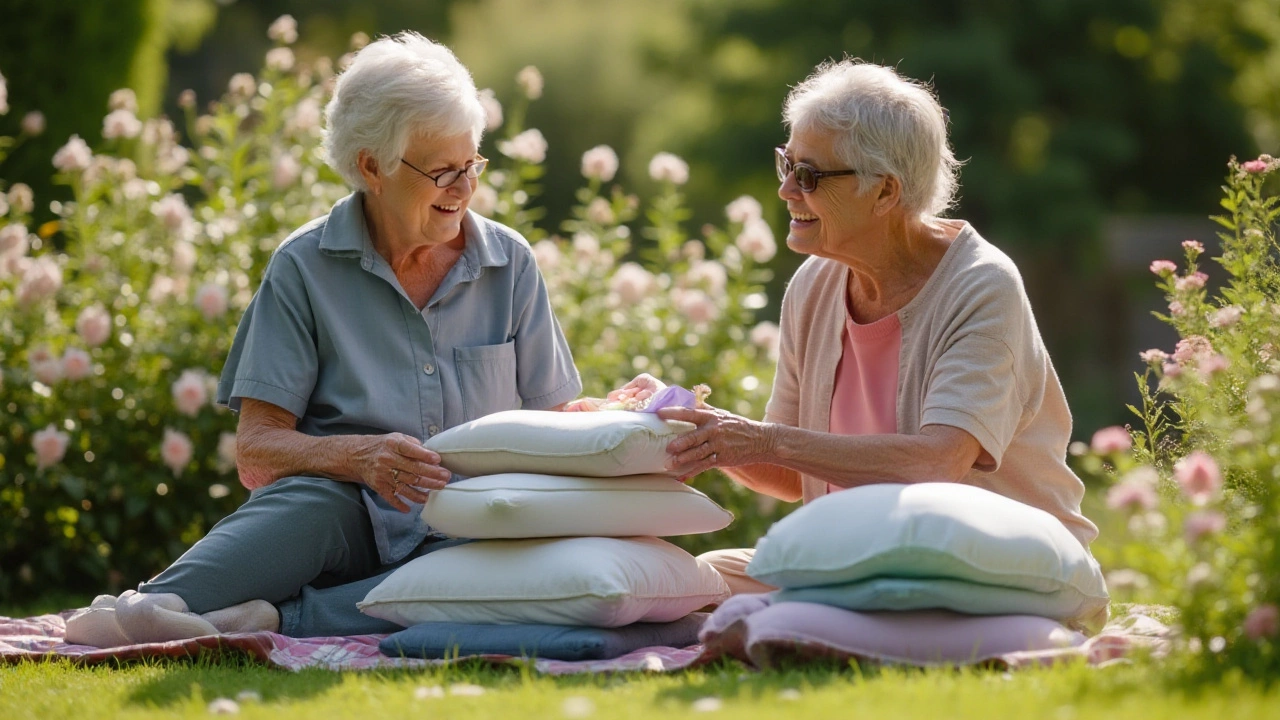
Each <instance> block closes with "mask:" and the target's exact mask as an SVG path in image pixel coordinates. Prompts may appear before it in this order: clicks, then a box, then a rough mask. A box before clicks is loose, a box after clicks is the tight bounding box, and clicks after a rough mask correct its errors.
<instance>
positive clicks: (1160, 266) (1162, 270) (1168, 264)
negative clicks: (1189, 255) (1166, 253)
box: [1151, 260, 1178, 277]
mask: <svg viewBox="0 0 1280 720" xmlns="http://www.w3.org/2000/svg"><path fill="white" fill-rule="evenodd" d="M1177 270H1178V266H1177V265H1176V264H1174V262H1173V261H1172V260H1155V261H1153V262H1152V263H1151V272H1152V273H1153V274H1155V275H1159V276H1160V277H1165V276H1167V275H1172V274H1173V273H1175V272H1177Z"/></svg>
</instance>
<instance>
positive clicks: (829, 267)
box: [765, 224, 1098, 547]
mask: <svg viewBox="0 0 1280 720" xmlns="http://www.w3.org/2000/svg"><path fill="white" fill-rule="evenodd" d="M848 277H849V269H848V266H846V265H844V264H843V263H840V262H837V261H834V260H828V259H824V258H818V257H811V258H809V259H808V260H806V261H805V263H804V264H803V265H801V266H800V269H799V270H797V271H796V274H795V276H794V277H792V279H791V282H790V283H789V284H788V286H787V290H786V293H785V295H784V297H783V300H782V317H781V322H780V323H779V325H780V334H781V346H780V348H779V358H778V371H777V376H776V378H775V380H774V384H773V393H772V396H771V397H770V398H769V403H768V405H767V407H766V409H765V421H766V422H774V423H781V424H785V425H790V426H793V427H799V428H803V429H806V430H813V431H817V432H829V427H830V421H831V396H832V392H833V389H834V386H835V376H836V365H837V363H839V361H840V355H841V353H842V351H843V339H842V335H841V333H842V332H843V328H844V321H845V316H846V312H847V311H846V310H845V293H846V290H847V283H848ZM898 319H899V321H900V322H901V324H902V352H901V355H900V356H899V361H898V362H899V367H898V391H897V394H898V400H897V413H898V432H899V433H901V434H905V435H917V434H919V433H920V428H921V427H923V426H925V425H950V426H952V427H957V428H960V429H961V430H965V431H966V432H968V433H969V434H970V435H972V436H973V437H974V438H976V439H977V440H978V442H979V443H980V444H981V445H982V447H983V449H984V450H986V451H987V453H988V454H990V456H991V457H992V458H994V459H995V463H994V464H993V465H991V466H989V467H977V466H975V468H974V469H972V470H970V471H969V473H968V474H966V475H965V476H964V478H963V479H962V480H961V482H964V483H967V484H970V485H975V486H977V487H981V488H985V489H987V490H991V491H993V492H996V493H999V494H1001V495H1004V496H1007V497H1010V498H1013V499H1014V500H1018V501H1020V502H1023V503H1026V504H1028V505H1031V506H1033V507H1038V508H1040V509H1042V510H1045V511H1046V512H1049V513H1051V514H1052V515H1054V516H1055V517H1057V518H1058V519H1059V520H1061V521H1062V524H1063V525H1065V526H1066V528H1067V529H1068V530H1070V531H1071V533H1072V534H1073V535H1075V536H1076V538H1078V539H1079V540H1080V542H1081V543H1082V544H1083V545H1084V546H1085V547H1088V545H1089V543H1090V542H1091V541H1092V540H1093V539H1094V538H1095V537H1097V535H1098V529H1097V527H1096V526H1095V525H1094V524H1093V523H1092V522H1090V521H1089V520H1088V519H1087V518H1086V517H1084V515H1082V514H1081V513H1080V500H1081V499H1082V498H1083V497H1084V484H1083V483H1081V482H1080V479H1079V478H1077V477H1076V476H1075V474H1074V473H1072V472H1071V469H1070V468H1068V467H1067V464H1066V450H1067V443H1068V442H1069V438H1070V436H1071V412H1070V410H1069V409H1068V408H1067V400H1066V397H1065V396H1064V395H1063V392H1062V386H1061V385H1060V384H1059V382H1058V376H1057V373H1056V372H1055V371H1054V369H1053V364H1052V363H1051V362H1050V360H1049V354H1048V352H1047V351H1046V350H1045V346H1044V341H1043V340H1042V339H1041V337H1040V331H1039V329H1038V328H1037V327H1036V321H1035V317H1034V316H1033V315H1032V312H1031V304H1030V302H1029V301H1028V300H1027V294H1026V290H1025V288H1024V287H1023V284H1022V277H1021V276H1020V275H1019V274H1018V270H1017V268H1016V267H1015V266H1014V264H1013V261H1012V260H1010V259H1009V257H1008V256H1006V255H1005V254H1004V253H1003V252H1001V251H1000V250H999V249H997V248H996V247H995V246H994V245H992V244H990V243H988V242H987V241H986V240H984V239H982V237H981V236H979V235H978V233H977V232H975V231H974V230H973V228H972V227H971V226H970V225H968V224H965V225H964V226H963V228H962V229H961V231H960V234H959V235H958V236H957V237H956V239H955V240H953V241H952V243H951V247H950V248H949V249H948V250H947V252H946V254H945V255H944V256H943V258H942V261H941V262H940V263H939V264H938V267H937V268H936V269H935V270H934V272H933V275H932V276H931V277H930V278H929V280H928V281H927V282H926V283H925V285H924V287H923V288H921V290H920V292H919V293H918V294H917V295H916V296H915V297H914V298H913V299H912V300H911V301H910V302H909V303H907V305H906V306H905V307H903V308H902V309H901V310H900V311H898ZM849 462H850V463H856V462H857V458H849ZM802 484H803V491H804V501H805V502H809V501H810V500H813V499H814V498H816V497H820V496H822V495H824V494H826V492H827V484H826V482H825V481H824V480H823V479H822V478H819V477H813V476H810V475H803V476H802Z"/></svg>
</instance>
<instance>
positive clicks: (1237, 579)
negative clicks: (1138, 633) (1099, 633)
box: [1076, 155, 1280, 678]
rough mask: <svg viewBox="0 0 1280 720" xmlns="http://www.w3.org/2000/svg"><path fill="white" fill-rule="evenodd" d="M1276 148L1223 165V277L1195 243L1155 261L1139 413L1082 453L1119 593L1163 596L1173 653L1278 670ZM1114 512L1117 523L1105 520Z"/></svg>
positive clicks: (1204, 668) (1151, 598)
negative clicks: (1155, 292) (1108, 525)
mask: <svg viewBox="0 0 1280 720" xmlns="http://www.w3.org/2000/svg"><path fill="white" fill-rule="evenodd" d="M1276 170H1280V160H1275V159H1272V158H1270V157H1268V156H1265V155H1264V156H1262V157H1260V158H1258V159H1257V160H1250V161H1248V162H1244V163H1238V162H1237V161H1235V160H1234V159H1233V160H1232V161H1231V163H1230V164H1229V174H1228V176H1227V184H1226V185H1225V186H1224V188H1223V189H1224V192H1225V198H1224V199H1223V201H1222V207H1223V208H1224V209H1225V210H1226V214H1225V215H1223V216H1221V217H1218V218H1215V220H1217V222H1218V223H1219V224H1221V225H1222V226H1223V227H1224V228H1225V231H1224V232H1221V233H1220V234H1219V236H1220V238H1221V240H1222V254H1221V256H1220V257H1217V258H1214V259H1215V260H1216V261H1217V262H1218V263H1219V264H1220V265H1221V266H1222V268H1223V269H1224V270H1225V271H1226V282H1225V283H1224V284H1223V285H1222V287H1221V289H1220V290H1217V291H1215V292H1211V291H1210V289H1209V288H1208V286H1207V285H1206V281H1207V279H1208V278H1207V276H1206V275H1205V274H1204V273H1203V272H1201V271H1200V269H1199V268H1200V267H1201V262H1202V261H1203V259H1204V257H1205V254H1206V253H1205V248H1204V246H1203V245H1202V244H1201V243H1199V242H1197V241H1194V240H1188V241H1185V242H1183V243H1182V251H1183V263H1182V265H1183V267H1182V270H1181V272H1179V264H1178V263H1175V262H1173V261H1171V260H1157V261H1155V262H1153V263H1152V264H1151V271H1152V272H1153V273H1154V274H1155V275H1156V276H1157V277H1158V278H1159V280H1158V284H1159V287H1160V288H1161V289H1162V290H1163V291H1164V293H1165V296H1166V299H1167V300H1168V303H1169V312H1168V313H1167V314H1162V313H1158V314H1157V315H1158V317H1160V318H1161V319H1162V320H1164V321H1165V322H1167V323H1169V324H1170V325H1172V326H1173V327H1174V328H1175V329H1176V330H1177V332H1178V335H1179V337H1180V339H1179V341H1178V343H1177V345H1176V347H1175V348H1173V349H1172V351H1171V352H1167V351H1164V350H1160V349H1152V350H1148V351H1146V352H1144V353H1142V360H1143V362H1145V363H1146V365H1147V369H1146V372H1145V373H1144V374H1143V375H1142V376H1140V377H1139V386H1140V388H1141V390H1142V394H1143V402H1142V407H1140V408H1131V409H1132V410H1133V411H1134V413H1135V414H1136V415H1137V417H1138V419H1139V421H1138V423H1137V425H1138V426H1137V427H1136V428H1133V429H1131V430H1128V431H1126V429H1124V428H1105V429H1103V430H1099V431H1098V432H1097V433H1096V434H1095V435H1094V437H1093V442H1092V446H1091V448H1089V449H1088V451H1087V452H1086V451H1085V450H1084V449H1083V448H1078V449H1077V451H1076V452H1077V454H1080V455H1082V456H1083V457H1082V464H1083V465H1084V467H1085V468H1086V469H1087V470H1090V471H1092V472H1094V473H1097V474H1101V475H1105V476H1107V477H1109V478H1111V479H1112V480H1113V483H1112V485H1111V486H1110V489H1109V490H1108V492H1107V496H1106V503H1107V506H1108V507H1109V508H1110V509H1111V510H1112V511H1114V512H1115V513H1117V515H1118V516H1119V518H1120V519H1121V520H1123V522H1124V525H1120V527H1123V530H1121V532H1123V533H1125V534H1126V539H1125V541H1124V542H1122V543H1114V542H1113V543H1110V544H1102V545H1100V546H1098V551H1099V552H1098V555H1099V560H1100V561H1101V562H1102V563H1103V566H1104V567H1109V568H1112V571H1111V573H1110V574H1109V579H1110V584H1111V587H1112V590H1113V591H1114V592H1115V594H1116V596H1117V598H1119V599H1132V600H1139V601H1146V602H1157V603H1162V604H1169V605H1173V606H1175V607H1176V608H1177V610H1178V620H1177V622H1178V624H1179V627H1180V630H1181V633H1180V644H1181V645H1180V649H1181V651H1182V652H1181V653H1180V654H1179V658H1180V659H1181V660H1182V661H1183V662H1184V665H1183V667H1184V668H1185V669H1187V670H1189V671H1191V672H1193V673H1195V674H1197V675H1200V676H1204V677H1215V676H1218V675H1221V674H1223V673H1225V672H1226V671H1228V670H1231V671H1232V672H1243V673H1246V674H1248V675H1250V676H1254V677H1259V678H1275V677H1276V676H1277V674H1280V610H1278V609H1277V608H1278V607H1280V422H1277V419H1280V354H1278V353H1277V343H1280V268H1278V267H1277V255H1276V235H1275V232H1276V220H1277V218H1280V198H1278V197H1276V196H1275V195H1269V194H1268V193H1266V192H1264V186H1265V183H1266V179H1267V177H1268V175H1270V174H1271V173H1274V172H1275V171H1276ZM1117 525H1119V523H1117Z"/></svg>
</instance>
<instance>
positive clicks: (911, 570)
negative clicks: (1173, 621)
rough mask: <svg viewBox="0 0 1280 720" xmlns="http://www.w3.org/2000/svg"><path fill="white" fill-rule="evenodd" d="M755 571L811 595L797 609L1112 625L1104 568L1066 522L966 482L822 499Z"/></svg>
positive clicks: (800, 514) (778, 528)
mask: <svg viewBox="0 0 1280 720" xmlns="http://www.w3.org/2000/svg"><path fill="white" fill-rule="evenodd" d="M747 573H748V574H750V575H751V576H752V577H754V578H756V579H758V580H760V581H762V582H765V583H768V584H770V585H773V586H776V587H780V588H783V589H784V590H787V591H798V590H800V589H804V590H805V593H803V594H792V595H790V596H789V597H788V596H783V597H785V598H787V599H792V600H800V599H804V600H820V601H821V602H824V603H828V604H832V605H838V606H840V607H843V608H847V609H853V610H873V609H898V610H901V609H912V608H921V607H934V608H942V609H948V610H956V611H960V612H967V613H975V614H984V615H994V614H1029V615H1041V616H1045V617H1050V618H1053V619H1056V620H1062V621H1064V622H1067V623H1068V624H1070V625H1073V626H1075V627H1081V628H1086V629H1089V630H1091V631H1092V630H1096V629H1099V628H1101V626H1102V625H1103V624H1104V623H1105V622H1106V617H1107V603H1108V599H1109V598H1108V595H1107V590H1106V583H1105V581H1104V580H1103V577H1102V572H1101V569H1100V568H1099V566H1098V563H1097V562H1096V561H1095V560H1094V559H1093V557H1092V556H1091V555H1090V554H1089V553H1088V551H1087V550H1085V548H1084V546H1082V545H1081V544H1080V542H1079V541H1078V540H1076V539H1075V537H1074V536H1073V535H1071V533H1070V532H1069V531H1068V530H1067V529H1066V528H1065V527H1064V526H1063V525H1062V523H1061V522H1059V521H1058V520H1057V518H1055V517H1053V516H1052V515H1050V514H1049V513H1047V512H1045V511H1043V510H1039V509H1037V508H1033V507H1031V506H1029V505H1024V504H1022V503H1019V502H1017V501H1015V500H1012V499H1010V498H1007V497H1004V496H1002V495H997V494H996V493H993V492H990V491H987V490H983V489H981V488H977V487H973V486H971V485H961V484H959V483H920V484H915V485H900V484H884V485H867V486H863V487H859V488H852V489H849V490H843V491H840V492H837V493H833V494H831V495H827V496H824V497H822V498H819V499H818V500H816V501H814V502H811V503H809V504H808V505H806V506H804V507H803V508H800V509H799V510H797V511H796V512H794V513H792V514H790V515H789V516H787V517H785V518H783V519H782V520H780V521H779V522H777V523H775V524H774V525H773V527H772V528H770V529H769V532H768V534H767V535H766V536H765V537H764V538H761V540H760V541H759V543H757V545H756V552H755V556H754V557H753V559H752V561H751V563H750V565H748V567H747ZM893 580H896V581H897V582H893ZM894 603H899V604H894Z"/></svg>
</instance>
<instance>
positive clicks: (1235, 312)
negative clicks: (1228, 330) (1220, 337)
mask: <svg viewBox="0 0 1280 720" xmlns="http://www.w3.org/2000/svg"><path fill="white" fill-rule="evenodd" d="M1242 315H1244V308H1242V307H1240V306H1239V305H1228V306H1226V307H1224V308H1221V309H1219V310H1218V311H1216V312H1214V313H1213V314H1212V315H1210V316H1209V326H1210V327H1216V328H1221V327H1230V326H1232V325H1235V324H1236V323H1237V322H1240V317H1241V316H1242Z"/></svg>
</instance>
